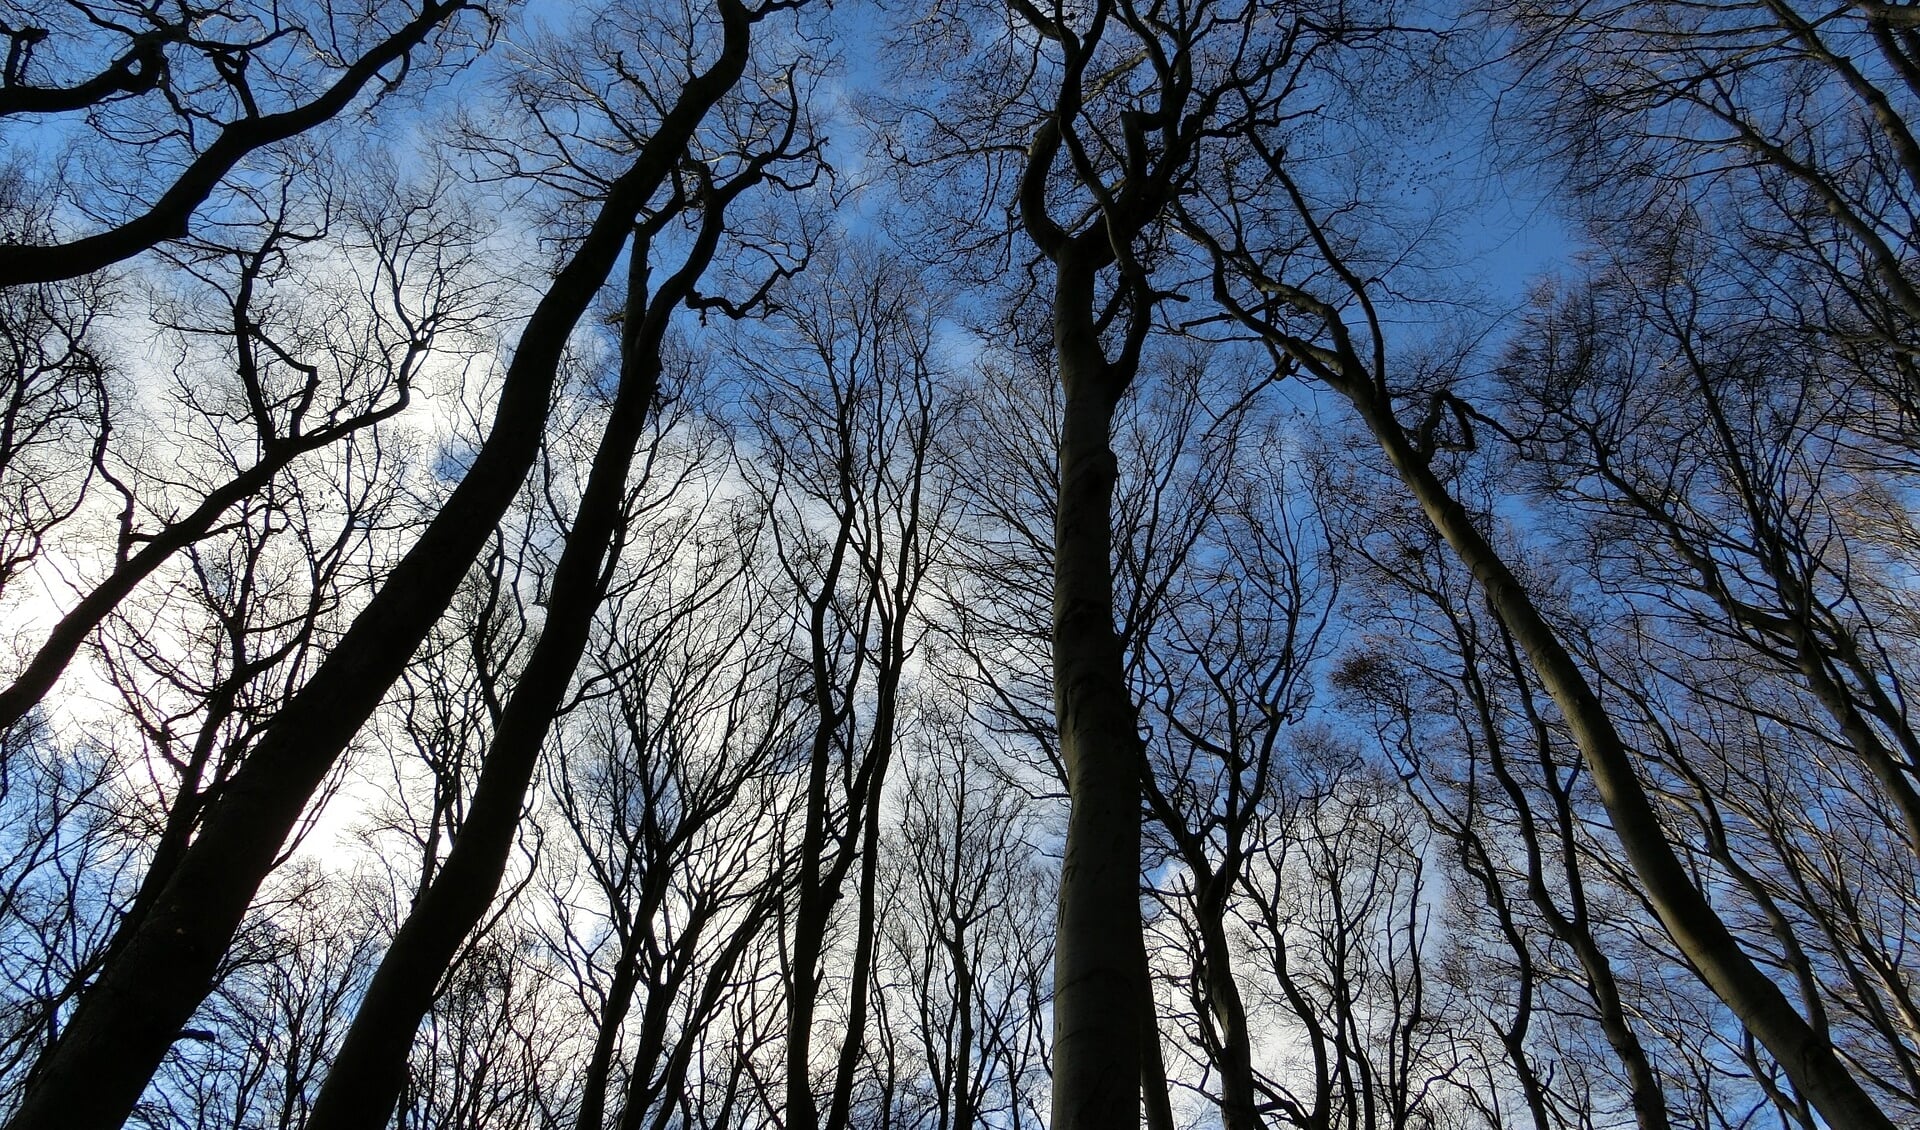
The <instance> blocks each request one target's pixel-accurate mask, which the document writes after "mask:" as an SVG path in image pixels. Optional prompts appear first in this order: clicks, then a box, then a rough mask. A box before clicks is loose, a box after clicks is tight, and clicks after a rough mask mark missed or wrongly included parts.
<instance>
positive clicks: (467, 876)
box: [307, 23, 758, 1130]
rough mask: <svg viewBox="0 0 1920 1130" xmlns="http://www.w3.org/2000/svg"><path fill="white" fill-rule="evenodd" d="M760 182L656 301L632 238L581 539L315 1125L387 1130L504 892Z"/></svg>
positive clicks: (748, 176) (712, 225) (572, 544)
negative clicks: (529, 801) (469, 794)
mask: <svg viewBox="0 0 1920 1130" xmlns="http://www.w3.org/2000/svg"><path fill="white" fill-rule="evenodd" d="M736 35H737V38H738V42H737V43H735V42H733V40H734V39H735V38H736ZM728 38H729V41H730V42H729V45H728V46H729V49H730V50H731V49H734V48H737V49H738V51H739V52H740V56H741V58H742V59H744V57H745V52H746V31H745V25H744V23H742V24H741V26H740V27H739V28H738V29H735V28H733V27H731V26H730V27H729V37H728ZM757 179H758V176H757V174H755V173H751V172H749V173H743V174H741V176H740V178H738V179H736V180H735V181H733V182H731V183H730V184H728V186H727V187H726V189H725V190H723V191H724V193H725V195H720V194H714V198H712V199H709V200H707V201H705V213H704V215H703V216H702V218H701V229H700V235H699V236H698V238H697V239H696V240H695V241H694V245H693V247H692V248H691V249H690V250H689V251H688V253H687V258H686V262H685V263H684V264H682V266H681V268H680V269H679V270H678V271H676V272H674V275H673V277H672V278H670V279H668V280H667V281H666V283H664V284H663V285H662V286H661V288H660V293H659V294H657V295H648V294H647V293H646V274H647V257H648V255H649V254H650V253H651V252H652V248H651V246H650V245H649V242H648V239H647V238H646V236H647V234H648V233H647V232H644V231H643V233H642V235H641V237H639V238H636V239H635V241H634V247H633V250H632V253H631V258H630V260H629V262H630V265H631V271H630V274H631V278H632V284H631V286H630V287H629V293H628V304H629V309H628V316H627V320H626V322H625V323H624V324H625V327H626V329H625V333H623V335H622V342H621V345H622V354H623V356H622V361H621V369H622V372H621V375H620V386H619V392H618V393H617V394H616V395H615V397H614V402H613V409H612V411H611V413H610V414H609V415H608V418H607V423H606V428H605V431H604V432H603V433H602V435H601V439H600V447H599V449H598V450H597V451H596V452H595V453H594V457H593V465H592V468H591V470H590V471H589V472H588V475H587V484H586V487H585V489H584V490H582V492H581V495H580V502H579V506H578V508H577V512H576V514H575V515H574V521H573V530H572V532H571V533H569V534H568V535H567V544H566V548H565V549H564V550H562V551H561V554H560V561H559V564H558V565H557V566H556V567H555V569H554V574H553V583H552V586H551V589H550V592H549V599H548V604H547V622H546V626H545V628H543V629H542V630H541V633H540V640H539V642H538V643H537V644H535V645H534V650H533V655H532V656H531V657H530V658H529V659H528V661H527V665H526V668H525V669H524V670H523V671H522V672H521V674H520V678H519V680H518V681H517V682H516V684H515V686H514V689H513V695H512V697H511V698H509V699H508V700H507V705H506V709H505V710H504V711H502V713H501V715H500V725H499V728H498V729H497V730H496V732H495V734H494V738H493V742H492V744H491V745H490V746H489V747H488V750H487V754H486V759H485V762H484V764H483V766H482V768H481V771H480V780H479V783H478V784H477V785H476V786H475V787H474V793H473V799H472V800H471V801H470V802H469V803H468V806H467V815H466V819H465V821H463V822H462V823H461V825H460V830H459V832H458V833H457V834H456V835H455V837H454V841H453V849H452V850H451V851H449V852H448V853H447V861H446V863H445V865H444V866H442V868H441V869H440V873H439V875H437V876H436V877H435V878H434V880H433V885H432V886H430V887H429V888H428V889H427V893H426V896H425V897H424V898H422V899H420V900H418V901H417V902H415V903H414V905H413V909H412V910H411V911H410V912H409V913H408V915H407V920H406V922H404V923H403V924H402V925H401V927H400V931H399V933H398V934H396V935H395V936H394V939H393V944H392V945H391V946H389V947H388V949H387V954H386V957H385V958H383V959H382V960H381V962H380V967H379V969H378V970H376V971H375V973H374V977H373V981H372V982H371V983H370V984H369V985H368V986H367V992H366V995H365V996H364V997H362V998H361V1002H360V1008H359V1011H358V1012H357V1013H356V1014H355V1015H354V1018H353V1026H352V1027H351V1028H349V1029H348V1030H347V1035H346V1038H345V1040H343V1041H342V1042H341V1045H340V1050H339V1051H338V1052H337V1053H336V1054H335V1056H334V1061H333V1069H332V1070H331V1071H329V1072H328V1073H327V1080H326V1082H325V1083H324V1084H323V1085H322V1086H321V1088H320V1095H319V1097H318V1098H317V1099H316V1100H315V1101H314V1107H313V1114H312V1116H311V1118H310V1119H309V1120H308V1122H307V1130H354V1128H359V1130H379V1128H380V1127H382V1126H384V1125H385V1124H386V1121H387V1118H388V1117H389V1116H390V1115H391V1114H392V1113H393V1104H394V1101H395V1100H396V1099H397V1098H398V1097H399V1094H400V1088H401V1085H402V1083H403V1082H404V1081H405V1077H406V1071H407V1050H408V1049H409V1048H410V1047H411V1046H412V1044H413V1035H414V1031H415V1030H416V1029H417V1028H418V1027H419V1026H420V1020H421V1018H422V1017H424V1016H425V1015H426V1013H427V1009H428V1008H430V1007H431V1006H432V1004H433V998H434V994H435V992H436V990H437V988H438V986H439V984H440V980H441V978H442V977H443V976H444V975H445V973H446V971H447V969H448V967H449V966H450V965H451V964H452V962H453V958H454V956H455V954H456V953H458V951H459V948H460V943H461V942H462V941H464V940H465V939H466V937H467V935H468V933H470V932H471V931H472V930H473V928H474V926H475V925H477V924H478V923H479V921H480V918H481V916H482V915H484V914H485V913H486V910H487V906H488V904H490V903H491V902H492V901H493V896H494V894H495V893H496V892H497V891H498V890H499V887H500V879H501V877H502V876H503V875H504V874H505V873H506V867H507V859H508V856H509V855H510V854H511V852H512V850H513V839H514V835H515V833H516V831H517V830H518V828H519V825H520V811H521V808H522V807H523V806H524V805H525V803H526V794H527V787H528V785H529V784H530V783H531V782H532V780H533V771H534V768H535V766H537V765H538V763H539V758H540V748H541V746H542V745H543V744H544V743H545V741H546V737H547V733H548V731H549V730H550V729H551V728H552V726H553V720H554V717H555V716H556V714H557V713H558V712H559V709H560V704H561V702H562V700H563V699H565V697H566V692H567V687H568V686H569V685H571V683H572V681H573V672H574V669H575V668H576V667H577V666H578V665H579V662H580V656H581V654H582V653H583V652H585V650H586V646H587V640H588V638H589V636H591V634H592V629H593V615H594V612H595V611H597V610H598V609H599V607H600V602H601V599H602V597H603V596H604V595H605V593H606V586H607V582H608V580H609V578H610V576H611V572H612V569H613V562H612V561H610V560H609V555H610V554H617V553H618V544H619V533H620V530H621V527H622V525H623V524H624V522H625V506H626V497H627V474H628V472H629V471H630V470H631V469H632V466H633V457H634V453H635V452H636V451H637V450H638V449H639V446H640V440H641V438H642V435H643V434H644V432H645V430H646V421H647V416H648V412H649V409H650V408H651V407H652V405H653V402H654V400H655V398H656V397H657V396H658V394H659V390H660V373H661V359H660V347H661V342H662V340H663V339H664V338H665V336H666V332H667V326H668V324H669V321H670V319H671V318H672V315H673V311H674V309H675V308H677V307H678V306H679V305H680V304H681V303H682V302H683V301H685V299H686V298H687V296H688V295H689V294H691V293H692V292H693V287H694V283H695V282H696V281H697V280H698V279H699V277H700V275H701V274H702V273H703V272H704V271H705V270H706V267H707V264H708V263H709V262H710V261H711V260H712V258H713V255H714V252H715V250H716V249H717V247H718V246H719V242H720V235H721V231H722V228H723V227H724V224H725V216H726V205H727V203H728V202H729V201H730V200H731V199H732V198H733V197H735V196H737V195H738V194H739V193H740V192H742V191H744V190H745V188H746V187H747V186H748V185H749V184H751V183H752V182H753V181H755V180H757ZM672 211H673V210H672V209H668V210H663V212H662V213H660V215H659V216H657V217H656V218H655V220H654V221H652V226H660V225H663V224H664V222H665V219H666V218H667V217H669V216H670V215H671V214H672ZM643 310H644V313H642V311H643Z"/></svg>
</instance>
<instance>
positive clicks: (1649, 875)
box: [1335, 379, 1893, 1130]
mask: <svg viewBox="0 0 1920 1130" xmlns="http://www.w3.org/2000/svg"><path fill="white" fill-rule="evenodd" d="M1335 387H1336V389H1337V390H1338V391H1339V392H1341V393H1342V394H1343V395H1345V396H1346V397H1347V398H1348V399H1349V400H1350V401H1352V403H1353V405H1354V407H1355V408H1356V409H1357V410H1358V411H1359V413H1360V416H1361V418H1362V420H1363V421H1365V423H1366V425H1367V428H1368V430H1369V431H1371V432H1372V433H1373V435H1374V438H1375V439H1376V440H1377V441H1378V442H1379V444H1380V447H1381V449H1382V450H1383V451H1384V452H1385V453H1386V455H1387V459H1388V461H1389V462H1390V463H1391V464H1392V465H1393V468H1394V470H1395V472H1397V473H1398V474H1399V476H1400V479H1401V481H1402V482H1404V483H1405V484H1406V486H1407V488H1408V490H1409V491H1410V492H1411V493H1412V495H1413V498H1414V501H1415V502H1416V503H1417V504H1418V505H1419V506H1420V509H1421V510H1422V511H1423V512H1424V513H1425V514H1426V516H1427V519H1428V520H1429V521H1430V522H1432V523H1433V527H1434V529H1435V530H1436V531H1438V532H1439V533H1440V535H1441V537H1443V538H1445V539H1446V542H1447V544H1448V545H1449V546H1451V547H1452V548H1453V551H1454V552H1455V553H1456V554H1458V555H1459V557H1460V559H1461V561H1462V562H1463V563H1464V564H1465V565H1466V566H1467V568H1468V569H1469V570H1471V571H1472V573H1473V576H1474V579H1475V580H1476V581H1478V582H1479V584H1480V586H1481V588H1482V590H1483V591H1485V593H1486V594H1487V601H1488V604H1489V606H1490V607H1492V609H1493V610H1494V612H1495V613H1496V614H1497V615H1498V616H1499V617H1500V619H1501V621H1502V623H1504V624H1505V625H1506V627H1507V630H1508V631H1510V632H1511V633H1512V634H1513V638H1514V640H1515V641H1516V642H1518V643H1519V644H1520V646H1521V648H1522V649H1523V650H1524V651H1525V652H1526V654H1527V658H1528V659H1529V661H1530V662H1531V665H1532V667H1533V670H1534V672H1535V673H1536V674H1537V675H1538V676H1539V678H1540V682H1541V684H1542V685H1543V686H1544V687H1545V688H1546V690H1547V693H1548V694H1550V695H1551V696H1552V697H1553V700H1554V704H1555V705H1556V706H1558V707H1559V709H1560V713H1561V715H1562V717H1563V718H1564V719H1565V720H1566V723H1567V726H1568V729H1569V730H1571V731H1572V733H1573V737H1574V740H1575V742H1576V743H1577V744H1578V745H1579V747H1580V752H1581V754H1582V755H1583V756H1584V758H1585V760H1586V763H1587V769H1588V772H1590V773H1591V774H1592V775H1593V781H1594V785H1595V787H1596V788H1597V789H1598V790H1599V793H1600V800H1601V803H1602V804H1603V805H1605V807H1606V809H1607V814H1608V815H1609V816H1610V817H1611V818H1612V821H1613V829H1614V834H1615V836H1616V837H1617V838H1618V839H1619V841H1620V844H1621V846H1622V847H1623V848H1624V849H1625V850H1626V853H1627V859H1628V861H1629V862H1630V863H1631V864H1632V866H1633V871H1634V874H1635V875H1636V876H1638V877H1639V879H1640V881H1641V883H1642V884H1644V886H1645V893H1646V896H1647V900H1648V902H1649V903H1650V904H1651V905H1652V907H1653V908H1654V911H1655V913H1657V914H1658V915H1659V916H1660V921H1661V923H1662V924H1663V925H1664V926H1665V927H1666V930H1667V933H1668V935H1669V936H1670V937H1671V938H1672V939H1673V940H1674V942H1675V944H1677V945H1678V946H1679V947H1680V951H1681V953H1683V954H1684V955H1685V956H1686V958H1687V960H1688V961H1689V962H1691V963H1692V964H1693V966H1694V968H1695V969H1697V970H1698V971H1699V972H1700V975H1701V977H1702V978H1703V979H1704V980H1705V981H1706V983H1707V986H1708V987H1709V988H1711V989H1712V990H1713V991H1714V993H1715V994H1716V995H1718V996H1719V998H1720V999H1721V1000H1722V1001H1724V1002H1725V1003H1726V1005H1727V1007H1728V1008H1730V1009H1732V1010H1733V1013H1734V1015H1735V1016H1737V1017H1738V1018H1739V1020H1740V1022H1741V1023H1742V1024H1743V1025H1745V1026H1746V1028H1747V1030H1748V1031H1749V1032H1752V1033H1753V1035H1754V1036H1755V1038H1757V1039H1758V1040H1759V1041H1760V1042H1761V1043H1762V1044H1763V1045H1765V1047H1766V1049H1767V1051H1768V1052H1769V1053H1770V1054H1771V1055H1772V1056H1773V1057H1774V1060H1775V1062H1777V1063H1779V1064H1780V1067H1781V1068H1782V1069H1783V1070H1784V1071H1785V1072H1786V1073H1787V1077H1788V1078H1789V1079H1791V1080H1792V1081H1793V1085H1794V1087H1795V1089H1797V1090H1798V1091H1799V1092H1800V1093H1801V1094H1802V1095H1804V1096H1805V1097H1806V1098H1807V1099H1808V1100H1809V1101H1810V1102H1811V1103H1812V1104H1813V1106H1814V1107H1815V1109H1817V1110H1819V1111H1820V1113H1821V1115H1822V1116H1824V1117H1825V1118H1826V1120H1827V1121H1828V1122H1829V1123H1830V1124H1831V1125H1833V1126H1836V1127H1841V1126H1844V1127H1849V1128H1851V1127H1860V1128H1862V1130H1893V1122H1892V1120H1891V1119H1889V1118H1888V1117H1887V1116H1886V1114H1885V1113H1883V1112H1882V1111H1881V1110H1880V1108H1879V1107H1878V1106H1877V1105H1876V1104H1875V1103H1874V1102H1873V1100H1872V1099H1871V1098H1869V1097H1868V1095H1867V1093H1866V1091H1865V1090H1864V1089H1862V1088H1861V1086H1860V1083H1859V1081H1858V1080H1856V1079H1855V1078H1854V1077H1853V1075H1852V1073H1851V1072H1849V1071H1848V1070H1847V1067H1846V1065H1845V1064H1844V1063H1842V1062H1841V1060H1840V1056H1839V1053H1838V1052H1837V1051H1836V1050H1835V1049H1834V1047H1833V1045H1832V1044H1831V1043H1830V1042H1828V1041H1827V1040H1825V1039H1822V1038H1821V1037H1820V1035H1819V1034H1818V1033H1816V1032H1815V1031H1814V1030H1813V1028H1812V1027H1811V1026H1810V1025H1809V1024H1808V1023H1807V1021H1806V1020H1805V1019H1804V1018H1803V1017H1802V1016H1801V1015H1800V1014H1799V1013H1798V1012H1796V1011H1795V1010H1794V1008H1793V1005H1792V1004H1791V1003H1790V1002H1789V1001H1788V1000H1787V998H1786V995H1785V994H1783V993H1782V992H1781V991H1780V988H1779V986H1777V985H1775V984H1774V983H1773V981H1772V980H1771V979H1770V978H1768V977H1767V976H1766V974H1764V973H1762V972H1761V971H1760V970H1759V969H1758V968H1757V967H1756V966H1755V965H1754V964H1753V960H1752V959H1751V958H1749V957H1748V956H1747V955H1746V953H1745V952H1744V951H1743V950H1741V948H1740V944H1739V942H1738V941H1736V940H1735V939H1734V937H1733V934H1732V933H1731V932H1730V931H1729V930H1728V929H1727V926H1726V923H1725V922H1723V921H1722V920H1721V919H1720V916H1719V915H1718V914H1717V913H1716V912H1715V911H1714V909H1713V906H1712V905H1711V904H1710V903H1709V902H1708V901H1707V899H1706V896H1705V895H1704V894H1702V893H1701V891H1700V888H1699V887H1697V886H1695V885H1694V882H1693V880H1692V878H1691V877H1690V876H1689V875H1688V874H1687V870H1686V866H1685V865H1684V864H1683V863H1681V861H1680V858H1679V856H1678V855H1677V854H1676V853H1675V852H1674V849H1673V844H1672V843H1671V842H1670V841H1669V840H1668V839H1667V835H1666V832H1665V830H1664V829H1663V828H1662V827H1661V826H1660V821H1659V818H1658V816H1657V815H1656V814H1655V812H1654V809H1653V803H1652V801H1651V799H1650V798H1649V797H1648V796H1647V792H1646V789H1645V788H1644V787H1643V786H1642V785H1641V784H1640V780H1639V777H1638V776H1637V775H1636V773H1635V770H1634V764H1633V757H1632V755H1631V754H1630V753H1629V752H1628V750H1627V746H1626V742H1625V741H1624V740H1623V739H1622V738H1621V737H1620V734H1619V732H1618V731H1617V730H1616V729H1615V728H1614V725H1613V720H1612V718H1611V717H1609V716H1608V714H1607V712H1606V709H1605V707H1603V706H1602V705H1601V703H1600V699H1599V697H1598V696H1597V695H1596V694H1595V693H1594V691H1593V688H1592V686H1591V685H1589V684H1588V682H1587V678H1586V675H1585V674H1584V673H1583V672H1582V671H1581V670H1580V668H1579V665H1578V664H1576V663H1575V662H1574V660H1573V656H1572V655H1570V654H1569V653H1568V652H1567V650H1566V648H1565V646H1564V645H1562V644H1561V642H1560V639H1559V636H1558V634H1557V633H1556V632H1555V631H1554V630H1553V628H1552V626H1551V625H1549V624H1548V623H1547V621H1546V618H1545V617H1544V616H1542V615H1541V614H1540V611H1539V609H1538V608H1536V607H1535V606H1534V603H1533V600H1532V598H1531V597H1530V596H1529V595H1528V594H1527V591H1526V589H1525V588H1524V587H1523V586H1522V585H1521V583H1520V581H1519V579H1518V578H1516V577H1515V576H1514V575H1513V572H1512V571H1511V570H1510V569H1508V568H1507V564H1506V562H1505V561H1504V560H1502V558H1501V557H1500V555H1499V552H1498V551H1497V550H1495V549H1494V548H1493V546H1492V544H1491V543H1489V542H1488V541H1487V540H1486V538H1485V537H1484V536H1482V535H1481V533H1480V531H1479V530H1478V529H1477V528H1476V527H1475V526H1474V524H1473V521H1472V519H1471V517H1470V516H1469V515H1468V513H1467V511H1466V508H1465V507H1463V506H1462V505H1460V502H1459V501H1458V500H1457V499H1455V498H1454V497H1453V496H1452V494H1451V493H1450V492H1449V491H1448V490H1447V488H1446V485H1445V484H1444V483H1443V482H1441V480H1440V478H1439V476H1438V475H1437V474H1435V473H1434V471H1433V468H1432V466H1431V465H1430V462H1429V460H1428V459H1427V458H1426V457H1425V456H1424V455H1423V454H1422V453H1421V452H1419V451H1418V450H1416V449H1415V448H1414V446H1413V444H1412V442H1411V441H1410V440H1409V439H1408V437H1407V435H1406V432H1405V430H1404V429H1403V428H1402V427H1401V426H1400V423H1399V421H1398V420H1397V419H1395V418H1394V416H1393V413H1392V410H1391V408H1390V407H1389V406H1388V405H1387V404H1385V403H1383V399H1382V398H1381V397H1380V396H1378V395H1377V394H1375V393H1374V392H1373V391H1372V390H1371V389H1370V388H1369V387H1368V386H1366V385H1363V384H1361V383H1360V382H1359V381H1358V380H1349V379H1340V380H1338V381H1337V382H1336V383H1335Z"/></svg>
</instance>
